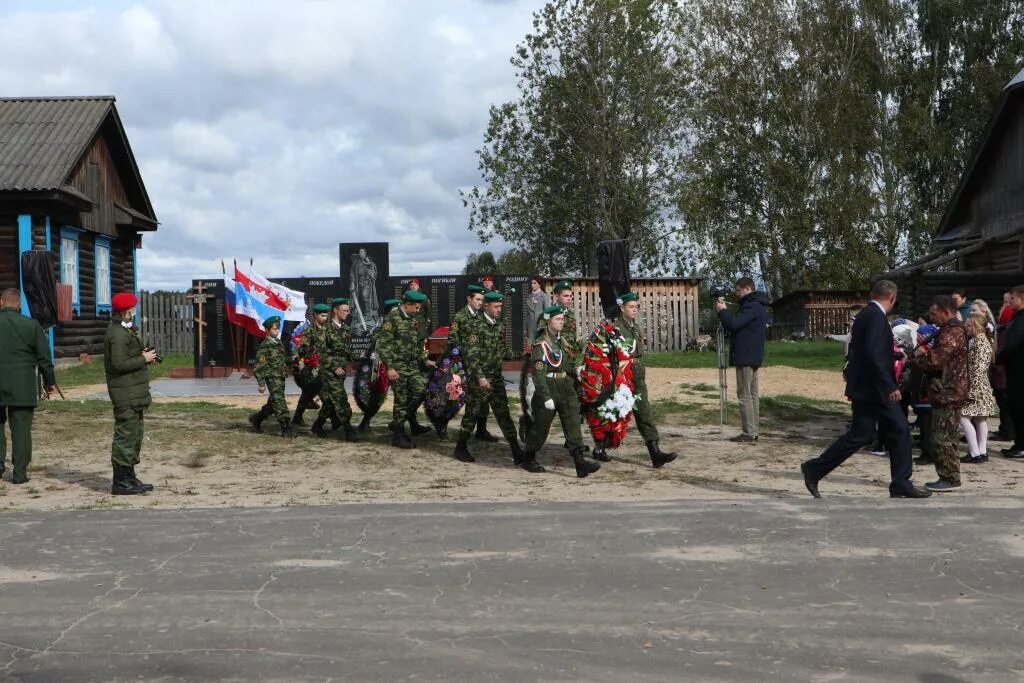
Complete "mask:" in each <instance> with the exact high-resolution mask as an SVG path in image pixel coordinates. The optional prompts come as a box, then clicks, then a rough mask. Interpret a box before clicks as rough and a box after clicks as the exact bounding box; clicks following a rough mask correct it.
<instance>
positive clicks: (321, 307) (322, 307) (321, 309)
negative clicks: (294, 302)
mask: <svg viewBox="0 0 1024 683" xmlns="http://www.w3.org/2000/svg"><path fill="white" fill-rule="evenodd" d="M313 312H314V313H330V312H331V307H330V306H328V305H327V304H317V305H316V306H314V307H313Z"/></svg>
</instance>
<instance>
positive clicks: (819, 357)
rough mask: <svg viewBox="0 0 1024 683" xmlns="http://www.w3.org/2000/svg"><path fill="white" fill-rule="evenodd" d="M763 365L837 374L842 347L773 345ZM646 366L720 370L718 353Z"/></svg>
mask: <svg viewBox="0 0 1024 683" xmlns="http://www.w3.org/2000/svg"><path fill="white" fill-rule="evenodd" d="M764 364H765V366H766V367H771V366H788V367H791V368H798V369H801V370H835V371H836V372H839V371H840V370H842V368H843V345H842V344H840V343H839V342H834V341H807V342H782V341H770V342H768V347H767V349H766V350H765V358H764ZM644 365H646V366H648V367H652V368H717V367H718V353H717V352H715V351H705V352H703V353H701V352H700V351H671V352H668V353H651V354H647V355H645V356H644Z"/></svg>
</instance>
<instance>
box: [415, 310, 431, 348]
mask: <svg viewBox="0 0 1024 683" xmlns="http://www.w3.org/2000/svg"><path fill="white" fill-rule="evenodd" d="M413 317H414V318H416V322H417V324H419V326H420V342H426V341H427V337H429V336H430V331H431V329H433V328H432V325H433V323H432V320H431V316H430V301H429V300H428V301H424V302H423V303H422V304H420V312H419V313H417V314H416V315H415V316H413Z"/></svg>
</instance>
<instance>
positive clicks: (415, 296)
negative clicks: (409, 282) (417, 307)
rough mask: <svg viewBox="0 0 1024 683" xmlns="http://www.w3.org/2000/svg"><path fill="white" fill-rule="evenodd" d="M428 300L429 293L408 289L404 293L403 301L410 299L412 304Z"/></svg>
mask: <svg viewBox="0 0 1024 683" xmlns="http://www.w3.org/2000/svg"><path fill="white" fill-rule="evenodd" d="M426 300H427V295H426V294H424V293H423V292H417V291H416V290H413V289H407V290H406V291H405V294H403V295H402V301H408V302H409V303H411V304H421V303H423V302H424V301H426Z"/></svg>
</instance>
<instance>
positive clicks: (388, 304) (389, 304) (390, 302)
mask: <svg viewBox="0 0 1024 683" xmlns="http://www.w3.org/2000/svg"><path fill="white" fill-rule="evenodd" d="M400 303H402V302H401V301H399V300H398V299H384V308H394V307H395V306H397V305H398V304H400Z"/></svg>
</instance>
